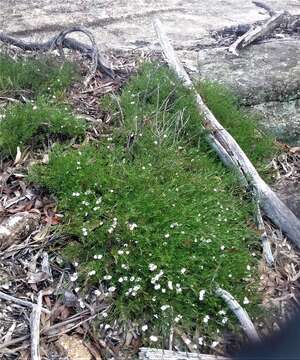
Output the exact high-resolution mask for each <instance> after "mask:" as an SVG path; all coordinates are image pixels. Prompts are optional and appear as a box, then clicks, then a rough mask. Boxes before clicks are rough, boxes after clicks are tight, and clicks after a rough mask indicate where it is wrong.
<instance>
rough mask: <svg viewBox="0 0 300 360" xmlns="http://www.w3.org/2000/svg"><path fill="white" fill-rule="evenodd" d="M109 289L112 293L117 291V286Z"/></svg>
mask: <svg viewBox="0 0 300 360" xmlns="http://www.w3.org/2000/svg"><path fill="white" fill-rule="evenodd" d="M108 291H109V292H110V293H113V292H114V291H116V288H115V287H114V286H111V287H109V288H108Z"/></svg>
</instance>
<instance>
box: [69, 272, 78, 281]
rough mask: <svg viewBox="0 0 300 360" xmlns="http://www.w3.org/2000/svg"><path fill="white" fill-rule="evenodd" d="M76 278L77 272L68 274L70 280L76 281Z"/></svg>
mask: <svg viewBox="0 0 300 360" xmlns="http://www.w3.org/2000/svg"><path fill="white" fill-rule="evenodd" d="M77 279H78V274H77V273H76V272H75V273H73V274H72V275H71V276H70V280H71V281H76V280H77Z"/></svg>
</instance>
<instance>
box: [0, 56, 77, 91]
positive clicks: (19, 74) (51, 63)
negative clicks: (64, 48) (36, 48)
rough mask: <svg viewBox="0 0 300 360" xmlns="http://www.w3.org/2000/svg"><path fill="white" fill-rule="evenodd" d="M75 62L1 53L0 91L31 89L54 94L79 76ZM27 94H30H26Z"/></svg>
mask: <svg viewBox="0 0 300 360" xmlns="http://www.w3.org/2000/svg"><path fill="white" fill-rule="evenodd" d="M77 77H78V75H77V71H76V69H75V66H74V64H71V63H69V62H64V63H63V64H60V63H59V62H58V61H57V60H56V59H55V58H51V57H42V58H37V59H34V58H23V59H21V58H18V59H16V60H15V59H12V58H11V57H9V56H7V55H4V54H0V92H8V91H13V92H16V91H20V90H26V91H28V90H29V91H31V92H33V93H34V94H35V95H37V94H38V93H39V94H41V93H44V94H54V93H59V92H62V91H64V90H65V89H66V88H68V87H69V86H70V85H71V83H72V82H73V81H74V79H75V78H77ZM26 96H28V95H27V94H26Z"/></svg>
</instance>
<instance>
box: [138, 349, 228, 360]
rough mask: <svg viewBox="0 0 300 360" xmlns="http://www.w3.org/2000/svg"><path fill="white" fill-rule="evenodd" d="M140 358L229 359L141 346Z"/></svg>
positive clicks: (171, 359)
mask: <svg viewBox="0 0 300 360" xmlns="http://www.w3.org/2000/svg"><path fill="white" fill-rule="evenodd" d="M139 359H140V360H229V358H227V357H224V356H218V355H208V354H198V353H195V352H194V353H186V352H183V351H170V350H162V349H152V348H140V352H139Z"/></svg>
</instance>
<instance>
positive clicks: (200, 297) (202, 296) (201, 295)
mask: <svg viewBox="0 0 300 360" xmlns="http://www.w3.org/2000/svg"><path fill="white" fill-rule="evenodd" d="M205 292H206V291H205V290H200V291H199V300H200V301H203V300H204V295H205Z"/></svg>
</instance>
